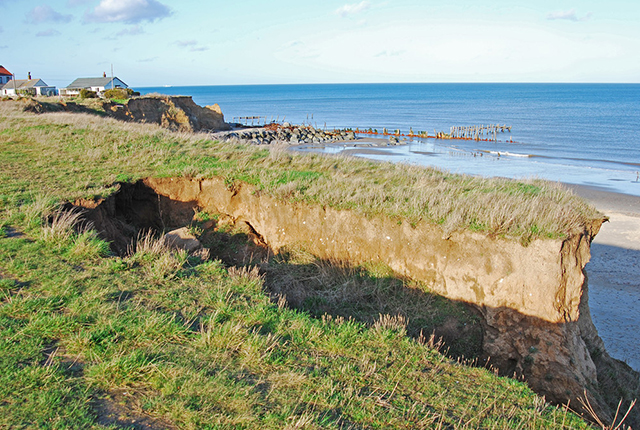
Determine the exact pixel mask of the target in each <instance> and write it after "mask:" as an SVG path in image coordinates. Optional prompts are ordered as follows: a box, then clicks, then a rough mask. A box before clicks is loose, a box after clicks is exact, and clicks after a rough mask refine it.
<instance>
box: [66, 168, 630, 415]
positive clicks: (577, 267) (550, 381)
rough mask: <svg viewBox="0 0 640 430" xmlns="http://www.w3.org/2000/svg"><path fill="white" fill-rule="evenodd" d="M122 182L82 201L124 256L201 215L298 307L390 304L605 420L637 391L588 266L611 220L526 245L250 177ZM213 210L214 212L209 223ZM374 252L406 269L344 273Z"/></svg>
mask: <svg viewBox="0 0 640 430" xmlns="http://www.w3.org/2000/svg"><path fill="white" fill-rule="evenodd" d="M119 186H120V191H119V192H118V193H116V194H115V195H114V196H112V197H110V198H109V199H106V200H103V201H98V202H86V201H79V202H76V205H78V206H81V207H83V208H85V211H86V217H87V219H88V220H91V221H92V222H94V224H95V226H96V227H97V228H98V230H99V232H100V234H101V235H103V237H104V238H105V239H107V240H110V241H112V247H113V249H114V251H116V252H119V253H125V252H126V251H127V248H129V247H130V246H131V243H132V241H134V240H135V238H136V237H137V235H138V234H139V233H140V232H141V231H144V230H152V231H156V232H166V231H169V230H172V229H175V228H178V227H184V226H187V225H190V226H194V227H197V228H199V229H201V230H202V233H201V234H200V237H199V238H200V240H201V242H202V244H203V245H204V246H205V247H207V248H208V249H209V251H210V255H211V257H212V258H218V259H221V260H222V261H224V262H225V263H227V264H229V265H240V264H259V265H260V267H261V268H262V271H263V272H264V273H265V276H266V285H267V287H268V288H269V289H270V291H271V293H272V295H273V296H274V300H277V297H279V296H286V298H287V300H288V302H289V305H290V306H293V307H296V308H300V309H304V310H306V311H308V312H310V313H311V314H313V315H318V316H321V315H322V314H323V313H328V314H331V315H335V316H341V317H351V318H356V319H358V320H361V321H365V322H367V323H372V322H373V321H374V320H375V318H376V317H378V316H379V315H380V314H391V315H393V314H401V315H403V316H406V317H407V318H408V320H409V321H410V323H409V325H408V326H407V331H408V333H409V334H410V335H414V336H420V335H423V336H424V335H428V334H430V333H432V332H435V333H436V334H437V335H439V336H442V337H443V338H444V339H445V342H446V343H447V344H448V346H449V347H450V348H451V352H452V354H453V355H454V356H462V355H464V356H465V357H466V358H469V359H471V360H473V359H478V358H480V360H478V362H479V364H480V365H484V364H487V363H488V364H489V365H492V366H496V367H497V368H498V369H499V371H500V373H501V374H504V375H507V376H516V377H519V378H520V377H521V378H524V379H525V380H527V381H528V382H529V384H530V385H531V387H532V388H533V389H534V390H535V391H537V392H538V393H539V394H543V395H545V396H546V397H547V400H549V401H552V402H554V403H566V402H567V401H571V405H572V407H573V408H576V409H578V410H581V407H580V404H579V402H578V399H579V398H581V397H583V396H584V393H585V390H587V391H586V393H587V395H588V396H589V400H590V402H591V404H592V405H593V406H594V408H595V409H596V411H597V412H598V414H599V415H600V416H602V417H604V418H605V419H607V418H610V417H612V415H613V413H612V412H613V411H615V404H614V400H613V399H614V398H615V397H616V396H619V395H620V396H623V397H624V398H626V399H631V398H632V397H633V396H634V395H635V394H634V393H637V387H636V390H635V391H634V390H633V387H632V385H633V382H634V381H636V380H638V374H637V373H635V372H633V371H632V370H631V369H630V368H629V369H628V366H626V367H625V366H620V365H619V363H617V362H616V360H613V359H611V358H610V357H609V356H608V355H607V354H606V352H605V351H604V346H603V345H602V341H601V340H600V339H599V337H598V335H597V331H596V330H595V327H594V326H593V323H592V322H591V318H590V315H589V312H588V294H587V289H586V278H585V275H584V266H585V264H586V262H587V261H588V260H589V245H590V242H591V240H592V238H593V236H594V235H595V232H597V229H598V227H599V226H589V229H593V230H585V232H584V233H583V234H580V235H576V236H574V237H571V238H567V239H565V240H556V241H553V240H547V241H535V242H534V243H532V244H530V245H529V246H528V247H527V248H524V247H522V246H521V245H520V244H518V243H514V242H508V241H504V240H500V239H495V238H487V237H484V236H481V235H478V234H474V233H466V234H457V233H456V234H454V235H452V236H449V237H446V238H443V236H442V234H438V232H437V230H434V228H433V227H429V226H423V227H421V226H417V227H414V226H412V227H409V226H405V225H398V224H397V223H396V222H387V221H386V220H384V219H374V220H368V219H364V218H363V217H360V216H358V215H355V214H353V213H348V212H344V211H343V212H338V211H332V210H330V209H327V208H314V207H304V206H299V205H287V204H286V203H283V202H279V201H277V200H274V199H272V198H269V197H266V196H260V195H259V194H258V193H254V192H253V191H252V190H251V189H249V188H243V187H242V186H241V187H239V188H235V189H233V190H229V189H227V188H226V187H225V185H224V182H223V181H218V180H206V181H194V180H190V179H180V178H177V179H176V178H174V179H171V178H164V179H149V180H145V181H140V182H138V183H136V184H120V185H119ZM201 211H204V212H206V213H207V214H208V215H215V217H214V219H206V220H203V219H202V218H201V216H200V215H199V213H200V212H201ZM378 236H381V237H380V239H378ZM300 246H301V247H300ZM296 249H297V250H303V251H304V252H305V253H308V256H307V257H305V258H307V261H306V262H304V261H303V262H302V264H301V262H300V258H299V257H300V256H299V255H298V256H295V255H294V256H291V255H288V254H287V253H288V252H290V251H291V250H294V251H295V250H296ZM274 256H275V258H274ZM303 260H304V259H303ZM367 262H373V263H376V264H377V263H383V264H386V265H387V266H388V267H391V268H392V269H393V273H390V275H389V276H388V277H386V278H385V277H383V279H382V280H381V279H380V278H376V279H368V280H367V279H365V280H364V281H358V282H351V281H345V279H346V278H347V277H348V276H351V277H352V278H351V279H360V280H362V278H363V276H362V273H361V272H358V270H359V269H357V268H358V267H359V266H360V265H361V264H367ZM347 275H348V276H347ZM412 279H416V280H418V281H420V282H422V283H423V284H426V285H427V286H428V287H429V288H431V289H433V290H435V291H439V292H441V294H442V296H446V297H448V299H446V300H448V301H449V302H450V303H451V304H452V305H455V304H456V303H463V302H467V303H469V304H471V305H472V308H474V309H475V311H474V312H475V313H476V319H475V321H476V322H472V323H471V324H469V321H474V318H473V313H472V312H468V313H467V314H466V315H458V316H456V315H455V312H453V313H451V315H450V316H449V317H447V316H442V315H440V316H438V315H427V314H428V312H427V313H422V314H421V313H420V311H419V309H420V308H425V306H426V305H429V302H430V301H433V300H435V299H434V298H433V297H436V296H434V295H429V294H426V293H425V292H424V291H421V290H417V289H412V288H407V287H408V286H410V285H411V284H410V283H411V280H412ZM340 280H342V282H340ZM509 282H511V284H509ZM509 285H512V286H509ZM469 294H471V295H469ZM534 295H535V296H534ZM442 296H438V297H442ZM549 299H552V300H551V302H550V303H549ZM438 300H440V299H438ZM505 300H506V301H505ZM499 303H504V304H503V305H498V304H499ZM546 303H549V304H546ZM408 304H418V305H419V306H413V307H412V306H410V305H408ZM579 307H580V309H579ZM434 308H435V307H430V308H428V309H434ZM467 309H468V307H467ZM411 321H413V325H411V324H412V323H411ZM465 324H467V325H465ZM425 329H426V330H425ZM474 342H475V343H474ZM465 346H466V347H467V348H465ZM605 373H606V375H605ZM612 375H613V376H612ZM620 378H624V379H625V380H626V381H625V380H622V379H620ZM629 381H630V382H631V383H630V384H628V383H627V382H629ZM626 383H627V384H626ZM625 384H626V385H625ZM636 385H637V384H636ZM615 403H616V404H617V400H616V401H615ZM612 408H613V409H612ZM636 415H637V413H636ZM637 421H638V417H636V416H634V417H631V419H630V421H629V420H628V422H629V423H634V422H637Z"/></svg>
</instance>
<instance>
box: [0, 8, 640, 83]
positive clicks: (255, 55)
mask: <svg viewBox="0 0 640 430" xmlns="http://www.w3.org/2000/svg"><path fill="white" fill-rule="evenodd" d="M0 10H1V11H2V14H1V18H0V64H2V65H3V66H5V67H6V68H7V69H8V70H9V71H11V72H12V73H14V74H16V77H17V78H23V79H24V78H26V75H27V72H31V73H32V75H33V77H39V78H42V79H43V80H44V81H45V82H47V83H48V84H50V85H56V86H58V87H63V86H66V85H68V84H69V83H70V82H71V81H72V80H73V79H75V78H76V77H92V76H101V75H102V72H107V73H108V74H109V73H110V67H111V64H113V67H114V71H115V74H116V75H117V76H118V77H120V78H121V79H122V80H123V81H125V82H126V83H128V84H129V85H131V86H133V87H136V86H138V87H141V86H159V85H225V84H279V83H325V82H326V83H333V82H347V83H351V82H635V83H637V82H640V2H639V1H637V0H633V1H622V0H609V1H607V2H604V1H602V0H598V1H591V0H580V1H578V0H573V1H565V0H555V1H547V0H538V1H535V2H533V1H521V0H493V1H474V2H471V1H470V0H465V1H461V0H449V1H447V2H444V1H431V0H387V1H383V0H364V1H359V0H354V1H352V2H350V1H346V2H345V1H334V0H325V1H322V2H318V1H306V0H295V1H294V0H272V1H271V2H265V1H254V0H247V1H242V0H238V1H235V2H229V1H224V2H219V1H209V2H202V1H195V0H181V1H173V0H37V1H29V0H20V1H19V2H18V1H10V0H0Z"/></svg>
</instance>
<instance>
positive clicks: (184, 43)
mask: <svg viewBox="0 0 640 430" xmlns="http://www.w3.org/2000/svg"><path fill="white" fill-rule="evenodd" d="M197 44H198V42H197V41H195V40H177V41H176V45H178V46H179V47H181V48H186V47H187V46H195V45H197Z"/></svg>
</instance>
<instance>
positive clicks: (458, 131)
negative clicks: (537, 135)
mask: <svg viewBox="0 0 640 430" xmlns="http://www.w3.org/2000/svg"><path fill="white" fill-rule="evenodd" d="M354 131H355V132H356V133H359V134H369V135H374V136H397V137H417V138H420V139H456V140H477V141H483V142H495V141H497V140H498V133H504V132H506V131H509V132H511V126H510V125H506V124H505V125H500V124H489V125H472V126H453V127H451V128H450V129H449V132H448V133H446V132H444V131H437V130H433V135H430V134H429V132H427V131H417V132H416V131H413V128H410V129H409V133H402V132H401V131H400V130H399V129H395V130H391V131H390V130H388V129H386V128H383V129H382V131H378V129H374V128H368V129H363V130H361V129H359V128H356V129H355V130H354ZM506 142H509V143H513V142H514V141H513V140H511V136H509V140H507V141H506Z"/></svg>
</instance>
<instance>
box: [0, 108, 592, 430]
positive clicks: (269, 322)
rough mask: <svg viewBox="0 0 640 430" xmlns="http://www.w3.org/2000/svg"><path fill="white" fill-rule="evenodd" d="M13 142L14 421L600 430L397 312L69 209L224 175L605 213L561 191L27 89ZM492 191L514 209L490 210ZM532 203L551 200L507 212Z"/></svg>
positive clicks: (4, 233) (10, 366)
mask: <svg viewBox="0 0 640 430" xmlns="http://www.w3.org/2000/svg"><path fill="white" fill-rule="evenodd" d="M0 154H1V155H0V332H2V333H1V335H0V369H1V371H0V427H15V428H30V427H36V428H119V427H123V426H131V427H134V428H353V429H359V428H380V429H382V428H384V429H386V428H504V429H507V428H508V429H513V428H523V429H524V428H540V429H542V428H566V429H570V428H572V429H581V428H588V425H587V424H586V423H585V422H584V421H582V420H581V419H579V418H578V417H576V416H575V415H573V414H571V413H569V412H567V411H565V410H562V409H558V408H555V407H552V406H549V405H548V404H545V402H544V400H543V399H541V398H539V397H537V396H536V395H535V394H534V393H533V392H531V391H530V390H529V389H528V388H527V387H526V385H525V384H523V383H520V382H518V381H514V380H510V379H505V378H498V377H497V376H495V375H494V374H493V373H492V372H490V371H488V370H485V369H479V368H471V367H467V366H464V365H462V364H460V363H457V362H454V361H451V360H449V359H447V358H445V357H444V356H443V355H442V354H440V353H439V352H438V349H437V348H436V347H435V346H436V345H434V344H433V342H430V341H429V340H428V339H425V338H424V337H418V338H413V337H409V336H407V321H406V320H405V319H404V318H403V317H402V316H397V315H391V316H389V315H380V316H379V317H378V318H377V319H376V321H375V322H374V323H372V324H365V323H364V322H361V321H357V320H354V319H344V318H340V317H337V316H330V315H326V316H324V317H319V318H314V317H312V316H311V315H310V314H309V313H306V312H302V311H299V310H293V309H290V308H289V307H288V306H287V305H286V301H285V300H284V298H280V299H279V300H278V299H277V298H276V297H272V296H270V295H269V292H268V289H267V287H266V285H265V279H264V276H263V275H261V274H260V273H259V272H258V271H257V270H256V269H252V268H247V267H241V268H237V267H227V266H224V265H223V264H222V263H220V262H219V261H211V260H203V259H201V258H198V257H194V256H189V255H188V254H186V253H185V252H176V251H171V250H169V249H167V248H165V247H164V246H163V245H162V244H161V243H160V242H158V241H156V240H153V239H152V238H147V239H146V240H142V241H139V242H138V245H137V247H136V248H135V249H132V250H131V252H130V253H128V254H127V255H126V256H121V257H116V256H113V255H110V254H109V251H108V244H106V243H104V242H103V241H102V240H100V239H99V238H97V237H96V235H95V233H94V232H92V231H91V230H86V229H83V228H80V227H79V226H78V225H76V222H77V220H76V219H74V216H73V214H69V213H65V212H60V210H59V203H60V202H61V201H64V200H73V199H75V198H79V197H88V196H106V195H108V194H109V193H111V192H113V187H112V184H113V183H114V182H115V181H126V180H133V179H137V178H141V177H145V176H179V175H182V176H213V175H215V176H223V177H225V178H226V180H227V182H228V184H229V187H233V186H234V183H236V181H244V182H248V183H252V184H255V185H256V186H257V187H258V188H259V189H260V190H261V192H266V193H272V194H274V195H276V196H281V197H282V198H287V199H293V200H299V201H305V202H311V203H318V204H326V205H332V206H335V207H340V208H348V209H353V210H358V211H362V212H364V213H367V214H378V213H384V214H388V215H390V216H394V217H398V219H408V220H410V221H413V222H417V221H419V220H428V221H433V222H438V223H440V224H442V225H443V227H444V228H445V229H449V230H450V231H451V230H453V229H456V228H473V229H477V230H482V231H488V232H491V233H494V234H503V235H510V236H514V237H516V238H521V237H527V238H531V237H538V236H540V235H564V234H569V233H570V232H571V231H572V229H574V228H579V227H580V225H581V223H583V222H585V220H588V219H590V217H593V216H597V214H595V212H594V211H593V209H591V208H589V207H588V206H586V205H585V204H584V203H582V202H581V201H579V200H577V199H575V198H574V197H573V196H571V195H568V194H566V193H564V192H563V191H561V190H559V189H557V188H555V187H554V186H549V185H548V184H545V183H542V182H534V183H521V182H512V181H500V180H498V181H491V180H482V179H475V178H470V177H461V176H453V175H449V174H446V173H443V172H439V171H437V170H429V169H418V168H414V167H406V166H395V165H391V164H379V163H370V162H366V161H359V160H349V159H335V158H326V157H321V156H314V155H310V156H293V155H291V154H288V153H286V152H282V151H271V152H270V151H268V150H265V149H262V148H254V147H235V146H228V145H222V144H219V143H216V142H212V141H210V140H208V139H207V138H206V136H203V135H195V136H194V135H188V134H177V133H171V132H167V131H165V130H162V129H160V128H158V127H153V126H148V125H136V124H123V123H119V122H116V121H113V120H109V119H105V118H99V117H95V116H89V115H73V114H46V115H40V116H36V115H33V114H25V113H23V112H22V111H21V106H20V105H19V104H15V103H13V102H6V103H0ZM430 187H435V192H434V191H433V190H432V191H429V190H428V188H430ZM487 195H489V196H492V197H487ZM510 198H513V199H514V200H513V201H511V200H509V199H510ZM496 199H497V200H496ZM463 201H469V202H472V204H471V203H470V206H469V207H467V208H460V206H462V204H461V202H463ZM496 201H504V202H507V203H504V204H505V205H506V207H505V208H504V209H502V210H501V211H498V213H497V214H493V215H492V214H491V213H489V211H485V212H482V208H483V207H484V206H485V205H488V204H489V203H491V202H494V203H495V202H496ZM517 202H520V203H517ZM523 202H524V203H523ZM525 203H526V204H530V205H534V206H535V205H540V207H541V208H542V207H546V208H547V209H546V210H544V211H541V210H538V213H535V214H534V211H531V210H523V209H522V208H520V211H519V212H517V213H515V214H514V213H511V212H510V211H511V210H513V211H514V212H515V209H516V208H517V207H518V206H523V205H524V204H525ZM542 205H550V206H542ZM549 208H551V209H549ZM474 211H475V212H474ZM540 212H552V213H551V214H550V215H549V214H547V215H545V216H546V218H544V219H545V220H546V221H545V220H542V215H544V214H542V213H540ZM553 215H555V216H556V217H560V215H562V216H563V218H562V220H561V221H558V220H557V219H556V220H552V218H553ZM514 217H515V218H514ZM552 221H554V222H553V223H552ZM552 226H553V228H552ZM268 264H272V263H268ZM274 264H275V263H274ZM288 264H292V265H294V264H298V263H297V262H295V261H293V260H290V261H289V263H288ZM314 264H315V263H313V262H312V263H311V264H310V266H314ZM296 270H298V271H299V272H300V273H303V272H304V271H300V270H299V269H296ZM304 273H308V271H307V272H304ZM340 276H341V278H340V280H339V281H340V282H341V283H345V282H349V281H348V279H347V278H348V277H356V278H357V282H360V283H362V282H365V281H366V282H369V283H370V285H373V287H372V288H374V291H372V293H371V294H372V297H381V296H380V295H381V294H383V293H385V292H386V291H388V290H389V289H390V288H391V287H392V286H393V285H395V283H397V282H398V280H394V279H391V278H390V275H389V274H388V273H383V272H381V271H376V270H373V269H367V268H362V269H359V270H358V271H354V270H350V271H345V272H344V273H342V274H341V275H340ZM363 279H365V281H363ZM298 281H300V280H298ZM401 286H402V284H401ZM433 300H436V299H433ZM429 311H430V310H429ZM459 311H460V312H462V311H461V310H459ZM434 312H435V310H434ZM451 312H457V311H456V310H452V311H451ZM136 426H137V427H136Z"/></svg>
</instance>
